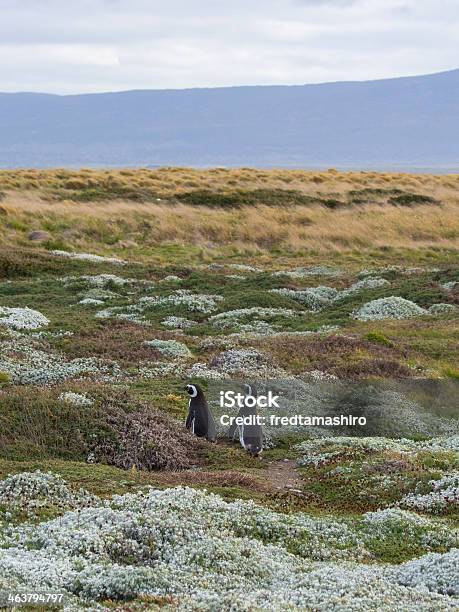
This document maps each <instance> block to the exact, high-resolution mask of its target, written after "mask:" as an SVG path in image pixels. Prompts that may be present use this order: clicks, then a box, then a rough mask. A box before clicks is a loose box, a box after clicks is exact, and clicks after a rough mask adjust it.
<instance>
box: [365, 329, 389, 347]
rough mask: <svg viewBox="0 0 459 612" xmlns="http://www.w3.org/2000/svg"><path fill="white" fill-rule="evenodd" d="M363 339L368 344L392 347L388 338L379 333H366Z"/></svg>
mask: <svg viewBox="0 0 459 612" xmlns="http://www.w3.org/2000/svg"><path fill="white" fill-rule="evenodd" d="M364 338H365V340H368V341H369V342H376V343H377V344H382V345H383V346H393V345H392V342H391V341H390V340H389V338H387V337H386V336H385V335H384V334H383V333H382V332H379V331H371V332H368V333H367V334H365V336H364Z"/></svg>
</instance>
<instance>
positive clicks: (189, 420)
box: [185, 410, 194, 429]
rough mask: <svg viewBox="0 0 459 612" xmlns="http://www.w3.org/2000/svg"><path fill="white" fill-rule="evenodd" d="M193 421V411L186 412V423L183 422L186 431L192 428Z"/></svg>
mask: <svg viewBox="0 0 459 612" xmlns="http://www.w3.org/2000/svg"><path fill="white" fill-rule="evenodd" d="M193 421H194V411H191V410H190V411H189V412H188V416H187V417H186V421H185V427H186V428H187V429H191V428H192V426H193Z"/></svg>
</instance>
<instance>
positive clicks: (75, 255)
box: [50, 250, 127, 265]
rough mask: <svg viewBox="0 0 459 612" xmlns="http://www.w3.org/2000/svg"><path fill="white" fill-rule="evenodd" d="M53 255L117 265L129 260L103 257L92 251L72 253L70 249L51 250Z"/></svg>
mask: <svg viewBox="0 0 459 612" xmlns="http://www.w3.org/2000/svg"><path fill="white" fill-rule="evenodd" d="M50 253H51V254H52V255H56V256H57V257H68V258H69V259H81V260H83V261H92V262H95V263H111V264H117V265H124V264H126V263H127V261H124V260H123V259H118V258H117V257H103V256H102V255H93V254H91V253H72V252H70V251H59V250H54V251H50Z"/></svg>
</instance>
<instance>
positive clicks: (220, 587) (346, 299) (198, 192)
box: [0, 168, 459, 611]
mask: <svg viewBox="0 0 459 612" xmlns="http://www.w3.org/2000/svg"><path fill="white" fill-rule="evenodd" d="M458 189H459V176H457V175H448V176H440V175H438V176H436V175H422V176H417V175H410V174H389V173H375V172H349V173H340V172H338V171H336V170H330V171H327V172H312V171H310V172H305V171H293V170H272V171H266V170H254V169H244V168H238V169H233V170H228V169H222V168H215V169H209V170H193V169H186V168H161V169H157V170H147V169H139V170H134V169H122V170H91V169H82V170H78V171H77V170H75V171H72V170H64V169H53V170H37V169H30V170H27V169H24V170H11V171H8V170H5V171H1V172H0V478H1V479H2V480H0V592H5V591H13V592H17V593H28V592H31V591H33V590H37V589H40V590H42V591H46V592H52V593H63V594H64V599H65V603H66V605H67V606H68V607H69V609H85V608H86V607H87V608H92V609H94V606H96V605H100V606H101V608H102V609H107V610H108V609H110V610H113V609H116V610H128V609H129V610H159V609H166V610H177V609H179V610H191V609H202V610H215V609H234V610H246V609H248V607H250V609H261V608H264V609H268V610H285V609H291V610H304V609H318V610H319V609H327V610H375V611H376V610H378V611H379V610H386V611H392V610H407V611H411V610H426V611H427V610H438V609H441V610H454V609H457V606H458V605H459V599H458V597H459V585H458V583H457V575H458V567H459V558H458V549H459V436H458V433H459V407H458V404H457V397H458V393H457V391H458V384H459V383H458V380H459V370H458V367H457V355H458V347H459V317H458V305H459V292H458V288H459V284H458V283H459V271H458V246H459V240H458V238H459V221H458V219H459V215H458V211H459V195H458V194H459V191H458ZM190 381H191V382H194V383H195V384H200V385H201V386H202V387H203V389H204V390H205V393H206V394H207V397H208V399H209V401H210V406H211V409H212V410H213V411H214V414H215V416H217V415H218V414H219V412H218V405H217V401H216V399H217V397H218V392H219V389H220V388H223V387H224V386H225V385H230V386H236V387H237V388H238V386H240V385H242V384H243V383H244V382H247V381H249V382H251V383H252V384H255V385H256V386H258V388H260V389H268V388H270V389H274V390H275V391H276V393H278V394H279V395H280V397H281V398H282V402H281V412H282V414H283V415H286V416H291V415H293V414H299V413H301V414H302V415H307V416H311V415H315V416H318V415H319V416H320V415H322V416H323V415H329V414H333V415H335V414H348V413H352V414H355V415H360V416H365V417H366V419H367V425H366V426H365V427H360V428H353V427H346V426H342V427H325V426H324V427H310V428H308V427H298V426H295V425H290V424H289V425H286V426H285V427H284V426H283V427H270V426H267V427H265V449H264V452H263V454H262V455H261V457H260V458H251V457H250V456H249V455H248V454H247V453H246V452H245V451H244V450H243V449H242V448H241V447H240V445H239V443H238V442H237V441H236V442H233V441H231V440H229V439H228V438H227V431H226V429H225V427H223V426H221V425H218V439H217V442H216V443H215V444H211V443H209V442H206V441H205V440H203V439H198V438H196V437H194V436H193V435H192V434H191V433H190V432H189V431H187V430H185V428H184V419H185V417H186V413H187V402H188V398H187V396H186V392H185V390H184V386H185V384H186V383H188V382H190ZM263 414H264V413H263ZM266 416H268V413H266ZM1 603H2V602H0V605H1ZM9 603H10V604H12V603H14V602H9Z"/></svg>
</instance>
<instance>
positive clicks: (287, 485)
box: [266, 459, 302, 492]
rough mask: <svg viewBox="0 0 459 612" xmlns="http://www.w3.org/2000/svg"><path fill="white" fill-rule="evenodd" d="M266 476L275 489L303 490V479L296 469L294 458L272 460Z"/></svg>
mask: <svg viewBox="0 0 459 612" xmlns="http://www.w3.org/2000/svg"><path fill="white" fill-rule="evenodd" d="M266 478H267V479H268V481H269V483H270V484H271V485H272V486H273V488H275V489H278V490H280V491H282V490H283V491H296V492H301V489H302V481H301V478H300V477H299V476H298V473H297V471H296V462H295V461H293V460H292V459H282V460H280V461H270V462H269V463H268V469H267V470H266Z"/></svg>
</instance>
